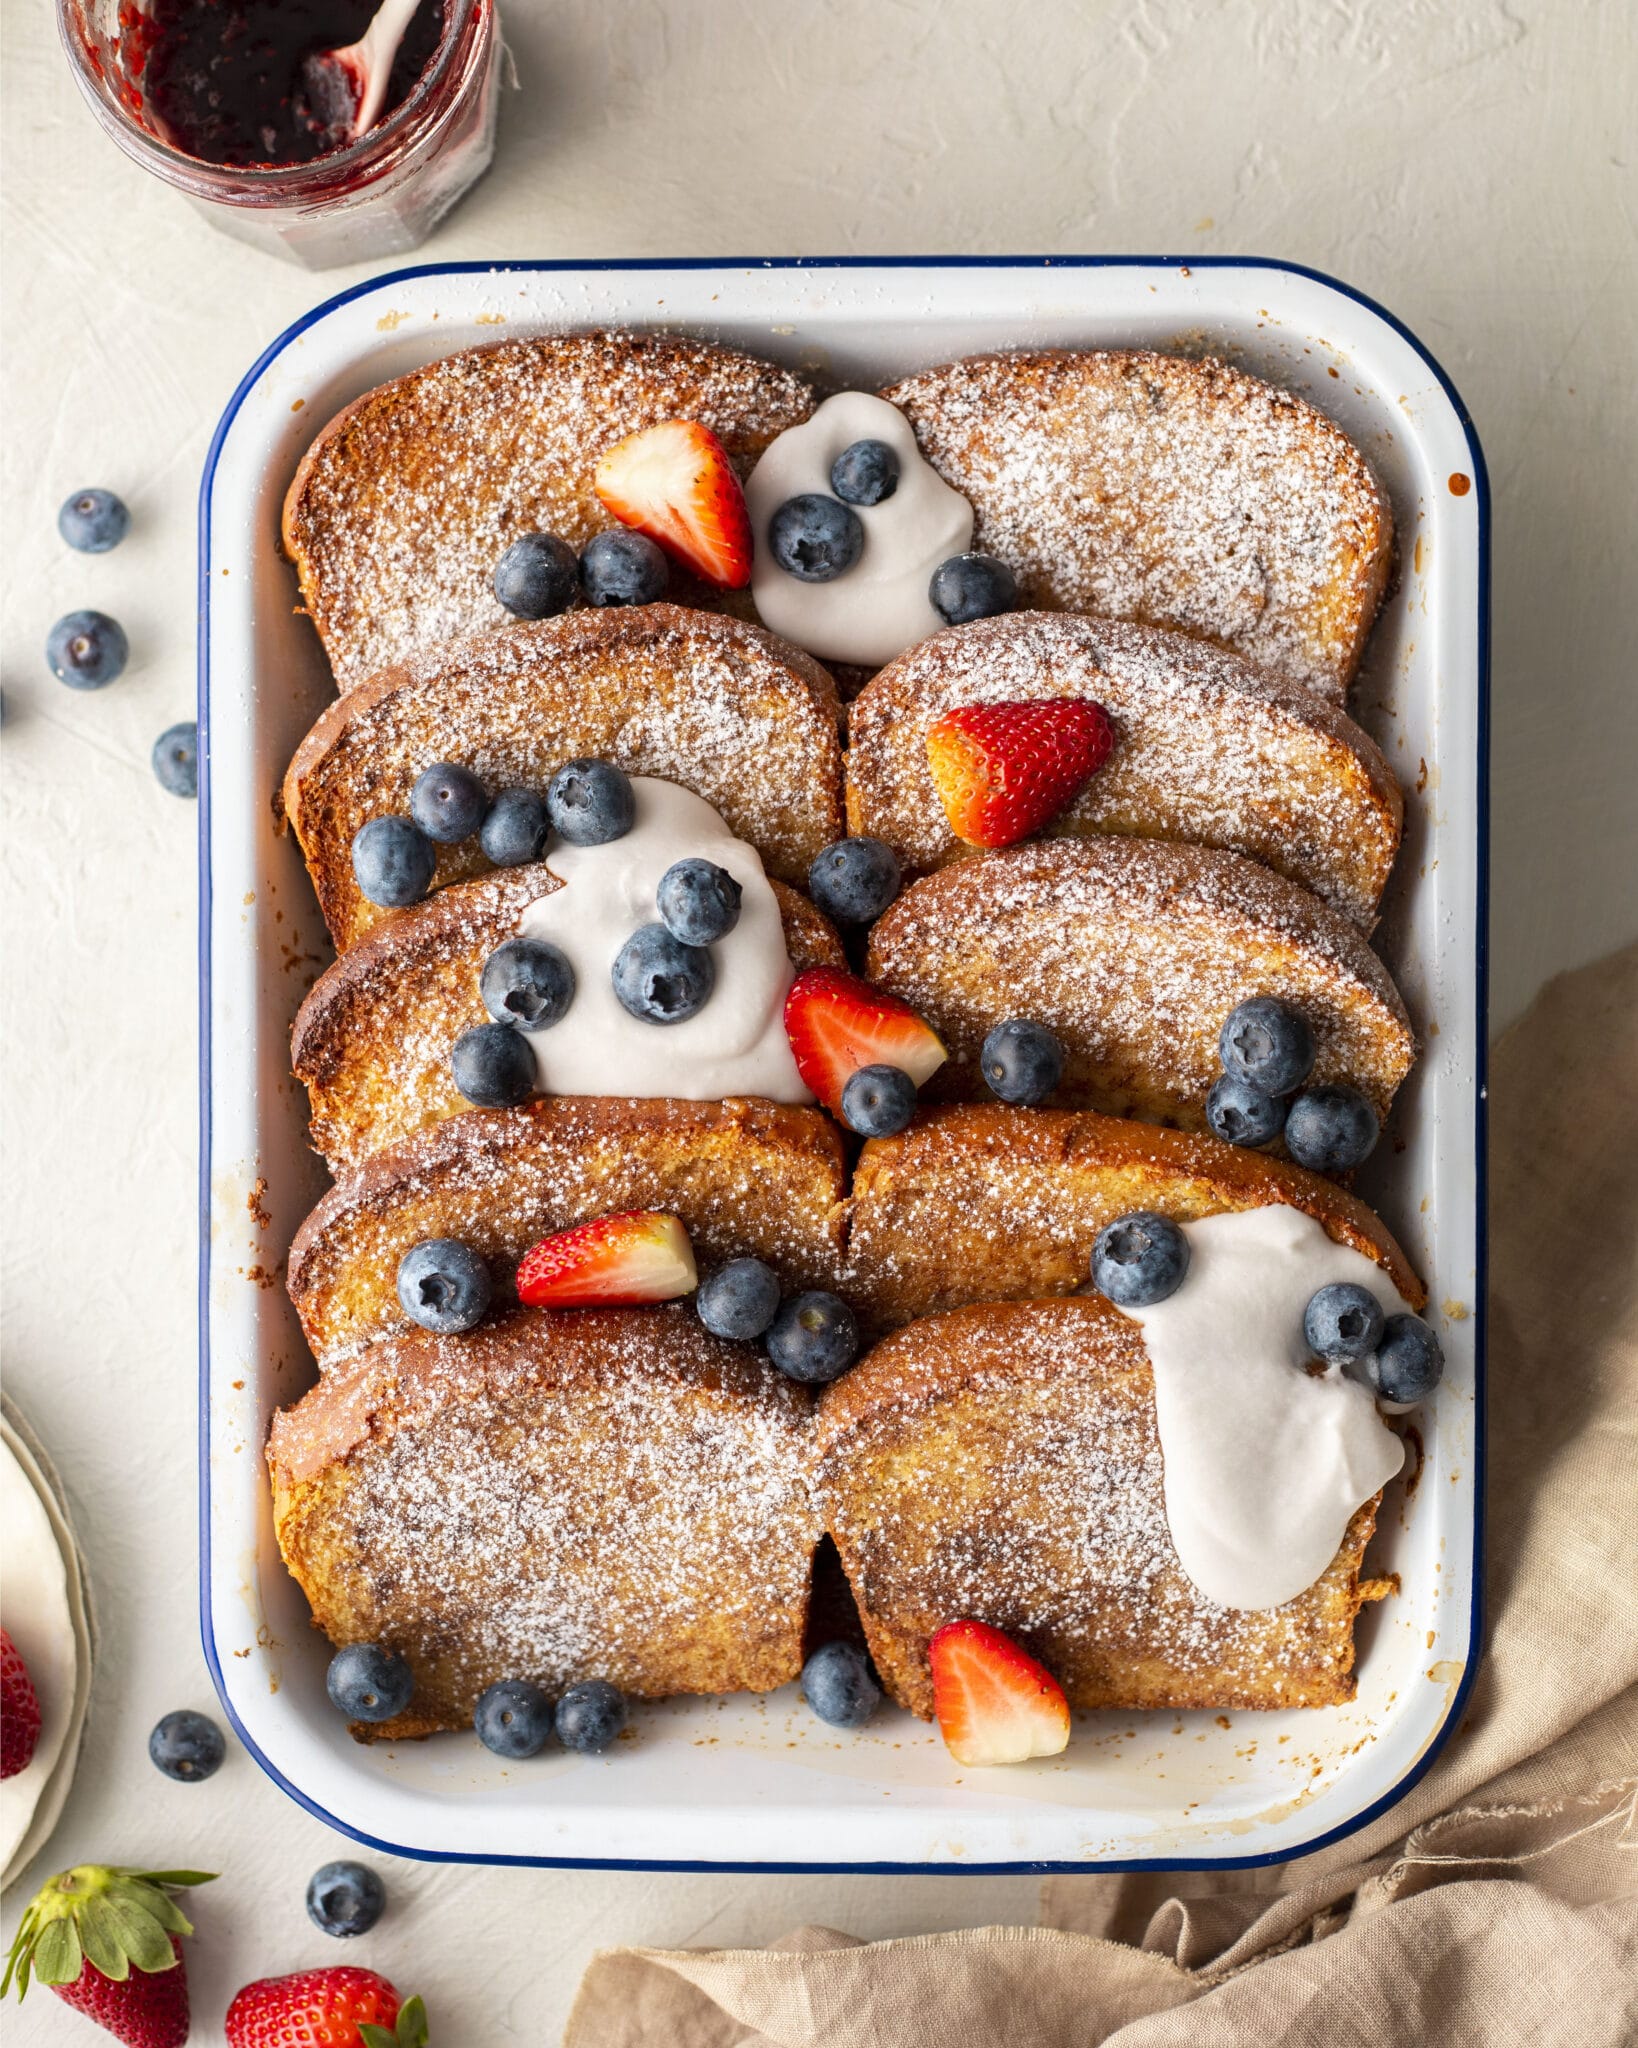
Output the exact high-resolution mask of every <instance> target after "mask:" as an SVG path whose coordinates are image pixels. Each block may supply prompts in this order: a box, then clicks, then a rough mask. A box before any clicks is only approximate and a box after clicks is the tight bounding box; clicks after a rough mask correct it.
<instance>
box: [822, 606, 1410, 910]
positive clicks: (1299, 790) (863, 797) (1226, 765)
mask: <svg viewBox="0 0 1638 2048" xmlns="http://www.w3.org/2000/svg"><path fill="white" fill-rule="evenodd" d="M1041 697H1083V698H1092V699H1093V700H1095V701H1096V702H1097V703H1099V704H1101V705H1102V706H1103V708H1104V710H1105V711H1106V712H1108V714H1109V719H1110V723H1111V725H1112V726H1113V728H1114V734H1115V744H1114V750H1113V752H1112V753H1111V754H1110V756H1109V759H1108V760H1107V761H1106V762H1105V763H1104V765H1103V766H1102V767H1101V768H1100V769H1099V770H1098V772H1097V774H1096V775H1094V776H1093V777H1092V779H1091V780H1090V781H1089V782H1088V783H1087V784H1086V786H1085V787H1084V788H1083V789H1082V791H1081V793H1080V795H1079V796H1078V797H1077V798H1076V799H1075V800H1074V802H1073V803H1072V804H1070V806H1069V808H1068V809H1067V810H1065V811H1064V812H1063V813H1062V814H1061V815H1060V816H1059V817H1058V818H1057V819H1056V820H1055V821H1054V823H1053V825H1052V827H1051V832H1052V834H1053V835H1063V834H1074V835H1084V834H1088V833H1110V832H1113V833H1125V834H1129V835H1133V836H1136V837H1139V838H1146V839H1167V840H1182V841H1186V842H1190V843H1193V844H1195V845H1199V846H1215V847H1221V848H1224V849H1226V850H1227V851H1229V852H1231V853H1244V854H1250V855H1252V856H1253V857H1254V858H1255V859H1257V860H1260V861H1261V862H1262V863H1263V864H1264V865H1265V866H1266V867H1271V868H1273V869H1274V870H1275V871H1276V873H1278V874H1282V875H1285V876H1286V877H1287V878H1288V879H1289V880H1291V881H1293V882H1300V883H1301V884H1302V885H1303V886H1304V887H1305V888H1307V889H1311V890H1312V891H1313V893H1314V894H1315V895H1316V896H1318V897H1320V898H1322V899H1323V900H1324V901H1325V902H1327V903H1329V904H1330V905H1331V906H1332V907H1333V908H1334V909H1336V910H1340V911H1341V912H1342V913H1343V915H1344V916H1346V917H1349V918H1351V919H1352V920H1353V922H1354V923H1355V924H1357V925H1360V926H1362V927H1363V928H1364V929H1365V930H1367V931H1368V930H1369V929H1370V928H1371V925H1372V924H1373V923H1374V922H1375V918H1376V908H1377V904H1378V903H1379V902H1380V900H1381V897H1382V891H1383V888H1384V887H1385V886H1386V883H1387V880H1388V874H1389V870H1390V869H1391V868H1392V866H1393V861H1394V855H1395V853H1396V852H1397V851H1398V848H1399V833H1400V826H1401V823H1402V819H1403V812H1404V806H1403V803H1402V802H1401V799H1400V794H1399V785H1398V783H1397V782H1396V781H1395V780H1394V777H1393V773H1392V771H1391V770H1390V768H1389V767H1388V764H1387V762H1386V760H1385V759H1384V758H1383V755H1382V752H1381V749H1380V748H1379V747H1378V746H1377V745H1376V743H1375V741H1374V740H1372V739H1371V737H1370V736H1369V734H1367V733H1365V732H1364V731H1362V730H1361V729H1360V727H1359V726H1357V725H1355V724H1354V722H1353V720H1352V719H1351V718H1349V717H1348V716H1347V715H1346V713H1344V712H1342V711H1341V710H1339V709H1338V708H1337V707H1336V706H1335V705H1332V704H1329V703H1325V702H1322V701H1321V700H1320V699H1318V698H1317V697H1316V696H1315V695H1314V693H1313V692H1312V691H1311V690H1307V689H1305V688H1303V686H1302V685H1301V684H1298V683H1292V682H1289V681H1286V680H1284V679H1282V678H1280V677H1277V676H1268V675H1264V674H1262V673H1261V672H1260V671H1258V670H1257V669H1255V668H1253V667H1252V666H1251V665H1250V663H1249V662H1245V661H1242V660H1241V659H1240V658H1239V657H1238V656H1237V655H1233V654H1229V653H1226V652H1224V651H1223V650H1222V649H1221V648H1217V647H1212V646H1209V645H1207V644H1206V643H1205V642H1203V641H1199V640H1193V639H1190V638H1189V637H1188V636H1187V635H1186V634H1182V633H1172V632H1166V631H1164V630H1162V629H1160V628H1158V627H1153V626H1141V625H1134V624H1131V623H1129V622H1126V621H1120V620H1113V619H1091V618H1083V617H1081V616H1079V615H1078V614H1076V613H1073V612H1014V613H1012V614H1010V615H1006V616H1003V617H1000V618H993V619H978V620H975V621H974V622H973V623H972V624H971V625H968V626H952V627H950V628H948V629H947V630H946V631H945V632H942V633H935V634H934V635H933V636H932V638H931V639H929V640H924V641H923V642H922V643H921V645H920V646H919V647H912V648H910V649H909V650H908V651H907V652H906V653H904V654H901V655H900V656H899V657H898V659H897V660H896V661H892V662H889V663H888V665H887V667H886V668H884V669H882V670H880V671H879V672H878V673H877V675H876V676H875V677H874V679H873V680H872V681H871V682H870V683H869V684H867V686H866V687H865V689H864V691H863V693H862V694H861V695H860V696H859V697H858V698H857V699H856V700H855V702H854V703H853V705H852V707H851V709H850V711H849V714H848V755H847V810H848V824H849V827H850V829H851V830H852V831H854V832H868V833H871V834H873V835H874V836H875V837H876V838H878V839H885V840H886V841H887V843H888V845H889V846H891V847H892V848H893V850H894V852H895V853H897V855H898V856H899V860H900V863H901V865H902V866H903V867H904V868H905V869H906V871H907V872H909V873H911V874H925V873H927V872H928V871H929V870H930V869H933V868H937V867H943V866H945V865H946V864H947V863H949V862H950V861H953V860H958V859H962V858H964V857H965V856H967V855H970V854H971V853H973V852H974V851H975V849H974V848H972V847H970V846H967V845H965V844H964V843H963V842H962V841H961V840H959V839H958V838H957V837H956V836H955V834H954V833H953V832H952V831H951V829H950V824H949V820H948V818H947V817H946V816H945V812H944V807H943V805H942V803H941V802H940V800H939V796H938V792H937V790H936V788H935V787H934V783H933V777H932V770H931V767H930V766H929V763H928V758H927V730H928V727H929V726H931V725H932V724H933V723H934V722H935V720H937V719H939V718H941V717H942V716H943V715H944V713H945V712H946V711H951V710H954V709H955V708H956V707H957V706H960V705H966V704H995V703H1006V702H1019V701H1024V700H1029V699H1034V698H1041Z"/></svg>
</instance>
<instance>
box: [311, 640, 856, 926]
mask: <svg viewBox="0 0 1638 2048" xmlns="http://www.w3.org/2000/svg"><path fill="white" fill-rule="evenodd" d="M826 681H828V679H827V678H825V677H824V672H823V671H822V670H820V669H818V668H817V667H816V665H814V664H813V663H811V662H809V661H808V660H807V658H806V657H805V656H800V655H797V654H796V653H795V651H794V650H791V649H787V648H784V647H783V646H782V645H781V644H780V643H779V642H778V641H776V640H774V639H773V638H772V636H771V635H769V634H766V633H764V632H762V631H761V629H760V628H758V627H754V626H747V625H744V624H742V623H740V622H739V621H737V620H733V619H724V618H719V617H714V616H712V615H710V614H707V613H703V612H691V611H684V610H681V609H680V608H678V607H677V606H674V605H649V606H644V607H641V608H639V609H636V610H632V611H626V612H620V613H609V612H573V613H570V614H568V615H567V616H566V617H563V618H559V619H548V620H544V621H542V622H541V623H539V624H538V625H524V626H513V627H510V628H508V629H507V630H506V631H504V632H497V633H488V634H484V635H482V636H480V637H479V638H477V639H475V640H468V641H465V642H463V643H462V644H461V645H459V646H457V647H453V648H440V649H439V650H438V651H437V652H436V653H434V654H431V655H428V656H426V657H424V658H422V659H419V660H418V661H416V662H414V663H412V664H410V666H409V667H408V668H407V669H405V670H392V671H389V672H388V673H387V674H386V675H384V676H380V677H377V678H375V679H374V680H373V681H372V682H370V683H369V684H367V685H366V686H365V687H364V688H363V689H362V690H359V691H355V692H354V693H353V694H352V696H351V697H349V698H347V699H345V700H344V701H343V702H342V703H341V704H340V705H338V706H336V707H334V708H333V709H332V711H331V712H330V713H328V714H326V717H325V718H324V719H321V720H320V722H319V724H318V725H317V726H316V727H315V728H314V730H313V732H312V733H311V734H309V736H308V738H307V740H306V741H304V742H303V745H302V748H301V749H300V750H299V751H298V754H297V757H296V761H295V763H294V764H293V766H292V769H291V773H290V775H289V776H288V777H287V778H286V784H285V804H286V808H287V810H288V811H289V813H290V815H291V818H292V820H293V822H294V823H295V826H296V831H297V836H298V837H299V838H300V840H301V843H302V850H303V852H304V853H305V854H306V855H307V860H308V866H309V869H310V871H311V872H312V874H313V878H314V886H315V887H316V889H317V890H318V894H319V900H320V904H321V906H322V908H323V910H324V914H325V919H326V922H327V923H328V925H329V927H330V931H331V935H332V936H333V937H334V939H335V941H336V943H337V945H338V946H339V947H342V948H345V947H346V946H348V945H350V944H351V943H352V942H353V940H355V939H356V938H357V937H358V936H359V935H360V934H361V933H362V932H364V931H367V930H368V929H369V928H370V926H371V925H373V924H375V923H378V922H379V921H380V920H381V919H382V918H383V917H387V916H390V915H391V914H392V913H391V912H388V911H382V910H380V909H378V908H377V907H376V906H375V905H373V904H370V903H367V902H366V901H365V900H364V898H363V896H362V895H361V894H360V893H359V889H358V885H357V882H356V881H355V880H354V877H353V872H352V862H351V858H350V853H349V849H350V847H351V845H352V840H353V835H354V834H355V833H356V832H357V831H358V829H359V827H360V826H361V825H363V824H364V823H365V822H366V820H367V819H369V818H371V817H375V816H378V815H380V814H381V813H382V812H384V811H406V810H407V809H408V807H409V797H410V791H411V790H412V788H413V787H414V784H415V780H416V777H417V776H418V775H419V774H420V773H421V771H422V769H424V768H426V767H428V766H429V765H430V764H431V763H432V762H434V761H458V762H460V763H461V764H462V765H463V766H465V767H468V768H470V769H472V770H473V771H474V773H476V774H477V775H478V776H479V777H480V779H481V780H482V781H483V782H484V784H485V786H486V787H487V788H489V789H492V790H500V789H505V788H508V787H512V786H517V785H522V786H525V787H529V788H535V789H543V788H544V787H545V786H546V784H547V782H548V781H549V780H550V778H551V776H552V775H553V774H554V773H555V772H556V770H557V769H558V768H559V767H561V766H562V764H563V763H564V762H565V761H568V760H572V759H574V758H575V757H576V756H578V755H597V756H599V757H601V758H603V759H605V760H611V761H615V762H618V764H619V765H620V766H621V767H622V768H624V769H625V770H626V771H627V772H628V773H629V774H636V775H657V776H660V777H663V778H664V779H666V780H668V781H672V782H677V783H680V784H681V785H682V786H683V787H684V788H685V789H691V790H693V791H694V793H695V794H696V795H698V796H702V797H704V799H705V800H706V802H707V803H709V804H711V805H712V806H713V807H714V808H715V809H716V810H717V811H719V812H720V813H721V814H722V816H723V818H724V819H725V820H726V821H727V823H728V825H729V827H730V828H731V830H732V831H733V832H734V833H735V834H736V835H737V836H738V837H739V838H741V839H746V840H749V841H750V843H751V844H752V845H753V846H754V847H756V849H757V851H758V852H759V853H760V854H761V855H762V858H763V862H764V865H765V866H766V867H767V869H768V871H769V872H770V873H771V874H774V875H777V876H778V877H779V878H780V879H781V880H783V881H787V882H790V883H793V884H794V885H796V886H798V887H800V886H801V884H802V882H803V881H804V880H805V879H806V876H807V871H808V867H809V864H810V863H811V862H812V860H813V858H814V856H815V855H816V854H817V853H818V852H819V850H820V848H821V847H823V846H825V845H827V844H828V843H829V842H830V841H831V840H832V839H835V838H838V837H840V835H841V832H842V828H843V819H842V806H841V751H840V746H839V743H838V739H837V733H836V724H835V718H834V714H833V710H832V706H831V703H830V701H829V700H828V699H827V697H826V696H825V694H824V691H823V688H822V685H823V684H824V683H825V682H826ZM486 865H487V863H486V862H485V861H484V859H483V856H482V853H481V852H480V851H479V849H478V846H477V843H476V841H475V840H472V841H466V842H464V843H463V844H461V845H459V846H445V847H440V848H439V849H438V866H437V871H436V874H435V876H434V881H433V886H434V888H443V887H445V886H446V885H447V884H448V883H450V882H454V881H460V880H463V879H465V878H466V877H467V876H468V875H472V874H476V873H479V872H481V871H482V870H483V869H484V868H485V867H486Z"/></svg>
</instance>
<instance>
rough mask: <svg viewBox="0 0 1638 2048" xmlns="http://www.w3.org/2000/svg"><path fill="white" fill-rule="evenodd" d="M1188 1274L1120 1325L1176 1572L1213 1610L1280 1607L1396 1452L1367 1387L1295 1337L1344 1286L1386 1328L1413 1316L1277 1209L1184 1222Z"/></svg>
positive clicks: (1315, 1568) (1306, 1225) (1309, 1222)
mask: <svg viewBox="0 0 1638 2048" xmlns="http://www.w3.org/2000/svg"><path fill="white" fill-rule="evenodd" d="M1182 1227H1183V1232H1184V1235H1185V1236H1186V1237H1187V1238H1188V1240H1189V1270H1188V1273H1187V1275H1186V1276H1185V1278H1184V1281H1183V1284H1182V1286H1181V1287H1180V1288H1179V1289H1178V1290H1177V1292H1176V1293H1175V1294H1173V1295H1171V1296H1169V1297H1168V1298H1167V1299H1166V1300H1165V1301H1159V1302H1155V1303H1154V1304H1153V1305H1152V1306H1150V1307H1148V1308H1135V1309H1128V1310H1126V1314H1128V1315H1130V1316H1131V1317H1132V1318H1133V1319H1134V1321H1136V1322H1138V1323H1140V1324H1141V1325H1142V1326H1143V1342H1144V1346H1145V1348H1146V1349H1147V1351H1148V1353H1149V1361H1150V1363H1151V1365H1152V1366H1153V1367H1154V1374H1155V1408H1156V1412H1157V1416H1158V1421H1159V1428H1160V1449H1161V1455H1162V1457H1163V1459H1164V1461H1165V1468H1166V1477H1165V1486H1166V1519H1167V1521H1168V1523H1169V1524H1170V1525H1171V1532H1172V1541H1173V1543H1174V1544H1175V1545H1176V1548H1177V1555H1178V1558H1179V1560H1180V1561H1181V1563H1182V1566H1183V1569H1184V1571H1186V1572H1187V1573H1188V1575H1189V1577H1190V1578H1191V1579H1192V1580H1193V1581H1194V1583H1195V1584H1196V1585H1197V1586H1198V1587H1199V1588H1200V1590H1201V1592H1202V1593H1204V1594H1205V1595H1206V1596H1207V1598H1208V1599H1212V1600H1215V1601H1217V1602H1218V1603H1219V1605H1221V1606H1223V1607H1245V1608H1267V1607H1279V1606H1281V1605H1282V1604H1283V1603H1284V1602H1285V1601H1287V1600H1294V1599H1295V1598H1296V1596H1297V1595H1298V1594H1299V1593H1301V1592H1302V1591H1304V1589H1305V1588H1307V1587H1309V1586H1311V1585H1313V1583H1314V1581H1315V1580H1316V1579H1317V1578H1319V1577H1320V1575H1321V1574H1322V1573H1323V1572H1324V1570H1325V1568H1326V1566H1327V1565H1329V1564H1330V1562H1331V1560H1332V1558H1334V1557H1335V1556H1336V1553H1337V1547H1338V1545H1339V1544H1340V1543H1341V1541H1342V1537H1343V1533H1344V1531H1345V1530H1346V1529H1347V1527H1348V1523H1349V1520H1350V1518H1351V1517H1352V1515H1353V1513H1354V1510H1355V1509H1356V1508H1357V1507H1359V1506H1360V1505H1361V1503H1362V1502H1364V1501H1367V1500H1369V1499H1370V1497H1371V1495H1372V1494H1373V1493H1375V1492H1376V1491H1377V1490H1378V1489H1379V1488H1380V1487H1383V1486H1385V1485H1386V1484H1387V1483H1388V1481H1389V1480H1390V1479H1391V1478H1393V1476H1394V1474H1395V1473H1396V1472H1397V1471H1398V1470H1399V1467H1400V1465H1401V1463H1402V1462H1403V1459H1404V1446H1403V1444H1401V1442H1400V1441H1399V1439H1398V1437H1396V1436H1395V1435H1394V1434H1393V1432H1392V1430H1390V1429H1389V1428H1388V1427H1387V1426H1386V1424H1385V1423H1384V1422H1383V1421H1382V1418H1381V1417H1380V1416H1379V1415H1378V1413H1377V1410H1376V1403H1375V1401H1374V1399H1373V1398H1372V1395H1371V1391H1370V1389H1369V1387H1367V1386H1365V1385H1364V1384H1363V1383H1362V1382H1361V1381H1359V1380H1357V1379H1354V1378H1352V1377H1351V1376H1350V1375H1348V1374H1346V1373H1344V1372H1343V1371H1342V1370H1341V1369H1340V1368H1339V1367H1337V1366H1332V1367H1330V1368H1329V1369H1328V1370H1327V1371H1326V1372H1325V1374H1324V1376H1323V1377H1316V1376H1315V1375H1314V1374H1313V1373H1312V1372H1311V1371H1308V1370H1305V1368H1306V1367H1310V1366H1311V1365H1312V1364H1313V1359H1312V1355H1311V1354H1310V1352H1309V1349H1308V1344H1307V1341H1306V1340H1305V1338H1304V1336H1303V1329H1302V1320H1303V1310H1304V1309H1305V1308H1306V1307H1307V1306H1308V1303H1309V1301H1310V1299H1311V1298H1312V1297H1313V1295H1315V1294H1316V1293H1317V1292H1318V1291H1319V1289H1320V1288H1322V1287H1325V1286H1328V1285H1329V1284H1330V1283H1331V1282H1332V1281H1335V1280H1351V1281H1353V1282H1355V1283H1356V1284H1357V1285H1359V1286H1361V1287H1365V1288H1368V1289H1369V1290H1370V1292H1371V1293H1372V1294H1374V1295H1375V1296H1376V1298H1377V1300H1378V1301H1379V1302H1380V1303H1381V1304H1382V1309H1383V1312H1384V1314H1386V1315H1398V1314H1400V1313H1401V1312H1403V1311H1405V1310H1408V1309H1409V1307H1410V1303H1409V1302H1408V1301H1406V1300H1405V1299H1404V1298H1403V1296H1402V1295H1401V1294H1400V1293H1399V1291H1398V1289H1397V1288H1396V1287H1395V1286H1394V1285H1393V1283H1392V1282H1391V1281H1390V1280H1389V1279H1388V1278H1387V1276H1386V1274H1385V1273H1384V1272H1383V1271H1382V1268H1381V1267H1380V1266H1378V1265H1377V1264H1376V1263H1375V1262H1374V1261H1373V1260H1371V1259H1368V1258H1366V1257H1365V1256H1364V1254H1363V1253H1361V1252H1356V1251H1354V1250H1352V1249H1351V1248H1350V1247H1349V1246H1347V1245H1339V1244H1334V1243H1333V1242H1332V1240H1331V1239H1330V1238H1329V1237H1327V1236H1326V1234H1325V1232H1324V1231H1323V1230H1322V1229H1321V1228H1320V1226H1319V1224H1317V1223H1316V1222H1315V1221H1314V1219H1313V1218H1312V1217H1311V1216H1305V1215H1304V1214H1303V1212H1302V1211H1301V1210H1300V1209H1292V1208H1287V1207H1285V1206H1283V1205H1281V1204H1273V1205H1270V1206H1269V1207H1266V1208H1261V1209H1247V1210H1243V1211H1241V1212H1239V1213H1237V1214H1234V1215H1226V1216H1208V1217H1205V1218H1204V1219H1202V1220H1201V1221H1200V1222H1198V1223H1185V1224H1184V1225H1183V1226H1182Z"/></svg>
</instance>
